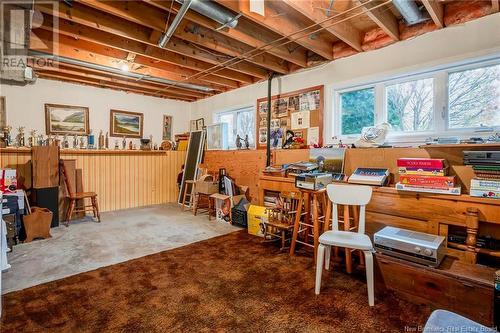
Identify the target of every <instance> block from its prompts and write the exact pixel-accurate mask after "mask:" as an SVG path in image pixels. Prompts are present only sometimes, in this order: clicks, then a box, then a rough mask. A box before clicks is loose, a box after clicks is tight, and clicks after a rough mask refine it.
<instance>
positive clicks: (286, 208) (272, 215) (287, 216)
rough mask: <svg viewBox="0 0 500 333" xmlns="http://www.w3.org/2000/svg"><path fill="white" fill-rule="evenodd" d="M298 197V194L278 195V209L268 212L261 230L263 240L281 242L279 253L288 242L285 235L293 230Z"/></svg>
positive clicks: (285, 193)
mask: <svg viewBox="0 0 500 333" xmlns="http://www.w3.org/2000/svg"><path fill="white" fill-rule="evenodd" d="M299 196H300V194H299V193H296V192H283V193H281V194H280V198H279V200H280V204H279V205H278V206H279V207H278V208H274V209H269V210H268V220H267V222H265V224H264V228H263V231H264V240H270V241H276V240H281V248H280V251H283V250H284V249H286V242H287V241H289V240H290V238H287V234H290V233H291V232H292V230H293V226H294V221H295V214H297V208H298V206H299Z"/></svg>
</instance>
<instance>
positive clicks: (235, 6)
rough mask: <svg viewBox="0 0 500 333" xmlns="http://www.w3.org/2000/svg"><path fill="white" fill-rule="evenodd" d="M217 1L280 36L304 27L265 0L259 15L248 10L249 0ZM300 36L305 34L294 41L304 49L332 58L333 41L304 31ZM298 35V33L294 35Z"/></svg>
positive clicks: (328, 58)
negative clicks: (264, 13)
mask: <svg viewBox="0 0 500 333" xmlns="http://www.w3.org/2000/svg"><path fill="white" fill-rule="evenodd" d="M215 1H216V2H217V3H219V4H221V5H223V6H224V7H226V8H228V9H230V10H232V11H233V12H236V13H241V14H242V15H243V16H244V17H246V18H247V19H249V20H251V21H252V22H254V23H255V24H260V25H262V26H264V27H266V28H267V29H270V30H272V31H273V32H275V33H277V34H280V35H281V36H288V35H291V34H294V33H296V32H297V31H299V30H302V29H303V28H304V25H303V24H301V23H300V22H299V21H298V20H294V19H290V18H289V17H288V16H287V15H285V13H282V12H278V11H276V10H275V8H273V7H272V6H270V4H269V2H265V6H266V8H265V11H266V15H265V16H261V15H259V14H256V13H253V12H251V11H250V3H249V0H240V1H234V0H215ZM300 36H306V37H304V38H300V39H298V40H296V41H295V42H296V43H297V44H299V45H301V46H303V47H305V48H306V49H308V50H310V51H312V52H314V53H316V54H318V55H320V56H322V57H323V58H325V59H327V60H332V59H333V41H332V40H329V39H328V38H325V36H324V35H323V34H321V33H320V34H315V35H314V36H307V34H306V33H303V34H301V35H300ZM294 37H299V35H297V36H294Z"/></svg>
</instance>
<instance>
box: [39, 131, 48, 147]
mask: <svg viewBox="0 0 500 333" xmlns="http://www.w3.org/2000/svg"><path fill="white" fill-rule="evenodd" d="M43 141H44V140H43V134H40V135H38V140H37V146H43ZM47 141H48V140H47Z"/></svg>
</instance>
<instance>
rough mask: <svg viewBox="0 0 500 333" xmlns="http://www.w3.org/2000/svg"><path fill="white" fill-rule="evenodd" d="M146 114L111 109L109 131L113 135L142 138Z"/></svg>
mask: <svg viewBox="0 0 500 333" xmlns="http://www.w3.org/2000/svg"><path fill="white" fill-rule="evenodd" d="M143 125H144V114H142V113H136V112H128V111H120V110H111V113H110V120H109V127H110V129H109V132H110V135H111V136H118V137H123V136H124V137H127V138H142V135H143Z"/></svg>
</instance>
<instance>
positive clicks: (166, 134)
mask: <svg viewBox="0 0 500 333" xmlns="http://www.w3.org/2000/svg"><path fill="white" fill-rule="evenodd" d="M163 140H172V116H166V115H164V116H163Z"/></svg>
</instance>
